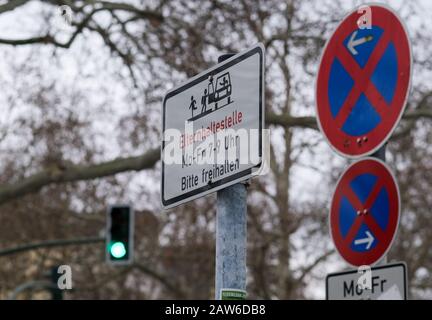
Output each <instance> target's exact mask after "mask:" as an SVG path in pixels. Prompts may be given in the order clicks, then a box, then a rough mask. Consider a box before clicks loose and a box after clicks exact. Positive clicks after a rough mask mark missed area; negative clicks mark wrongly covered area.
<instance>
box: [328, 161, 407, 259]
mask: <svg viewBox="0 0 432 320" xmlns="http://www.w3.org/2000/svg"><path fill="white" fill-rule="evenodd" d="M370 161H372V162H375V163H376V164H378V166H381V167H382V168H381V169H380V170H382V169H384V170H385V171H386V172H387V173H388V177H387V178H389V179H391V181H392V182H393V185H394V187H395V189H396V196H397V202H396V204H397V219H396V221H395V225H394V231H393V235H392V236H391V239H390V241H388V242H387V243H384V244H382V245H380V246H378V247H376V248H374V249H372V250H373V251H371V252H373V254H372V257H367V255H371V253H369V252H366V253H357V252H350V254H354V256H355V257H354V259H349V258H348V257H346V255H347V253H346V250H345V249H344V248H343V247H345V245H344V244H339V241H342V240H341V237H337V239H335V237H334V236H333V229H334V227H332V226H333V225H334V224H333V223H332V220H335V219H336V217H335V215H336V214H337V213H338V211H339V210H336V207H335V206H336V205H337V204H338V203H339V204H340V198H341V196H342V193H341V194H340V195H339V196H338V197H336V192H337V191H338V187H339V185H340V183H341V182H342V180H343V179H349V178H346V175H347V174H348V172H349V171H350V170H352V169H353V167H355V166H358V165H362V164H364V163H365V162H370ZM354 169H355V172H358V170H360V169H361V168H360V169H359V168H354ZM349 173H351V172H349ZM381 178H383V179H386V178H385V177H381ZM388 193H389V197H390V199H389V204H390V205H393V206H394V205H395V203H394V202H392V201H391V197H392V194H391V191H388ZM336 200H339V201H336ZM389 211H390V212H389V220H390V221H391V207H390V208H389ZM400 216H401V197H400V191H399V186H398V184H397V180H396V177H395V175H394V174H393V172H392V170H391V169H390V168H389V166H388V165H387V164H386V163H385V162H384V161H382V160H380V159H377V158H373V157H366V158H364V159H361V160H358V161H355V162H353V163H352V164H350V165H349V166H348V168H346V169H345V171H344V172H343V174H342V175H341V176H340V177H339V179H338V181H337V183H336V187H335V189H334V190H333V195H332V200H331V203H330V212H329V217H328V224H329V233H330V238H331V239H332V241H333V244H334V246H335V248H336V251H337V252H338V253H339V255H340V256H341V257H342V259H343V260H345V262H347V263H348V264H349V265H350V266H352V267H359V266H361V265H370V266H373V265H376V264H377V263H378V262H379V261H380V260H381V259H382V258H383V257H384V256H385V255H387V253H388V251H389V250H390V248H391V247H392V245H393V242H394V240H395V238H396V235H397V231H398V228H399V223H400ZM332 218H333V219H332ZM356 219H357V218H356ZM336 221H337V220H336ZM337 226H338V223H337ZM338 232H339V231H338ZM384 246H386V248H385V249H384V250H383V252H382V253H379V252H378V253H375V252H376V250H378V249H380V248H381V247H384ZM341 248H342V249H341ZM341 251H342V252H341ZM351 251H352V250H351ZM365 257H366V258H365ZM367 258H369V259H367ZM350 260H351V261H350Z"/></svg>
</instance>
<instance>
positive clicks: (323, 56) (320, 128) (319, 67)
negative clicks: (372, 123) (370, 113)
mask: <svg viewBox="0 0 432 320" xmlns="http://www.w3.org/2000/svg"><path fill="white" fill-rule="evenodd" d="M363 6H369V7H371V8H373V7H377V8H379V9H384V10H388V11H389V12H390V14H393V15H394V16H395V18H396V19H397V20H398V21H399V23H400V26H401V28H402V30H403V31H404V33H405V35H406V40H407V46H408V54H409V61H410V65H409V75H408V83H407V85H406V86H407V87H406V92H405V97H404V99H403V105H402V107H401V109H400V112H399V115H398V116H397V117H396V121H395V122H394V124H393V125H392V126H391V129H390V130H389V131H388V133H387V135H386V136H385V137H384V138H383V139H382V141H381V142H380V143H378V144H377V145H376V147H374V148H372V149H369V150H367V151H364V152H362V153H358V154H348V153H345V152H343V151H342V150H339V149H338V148H337V147H336V146H334V145H333V143H331V141H330V139H329V138H328V137H327V135H326V132H325V131H324V130H323V127H322V125H321V122H322V119H321V117H320V113H319V112H318V99H319V98H318V88H319V87H321V86H323V84H321V83H320V81H319V80H320V75H321V73H322V72H320V71H321V69H322V63H323V60H324V59H325V58H326V53H327V49H328V47H329V44H330V43H331V42H332V39H333V37H334V35H335V33H336V32H338V30H339V28H341V26H342V24H344V23H345V22H346V21H347V20H348V19H349V18H351V19H353V17H351V16H355V14H358V12H357V10H358V9H359V8H361V7H363ZM372 14H373V10H372ZM360 16H361V15H360V14H358V17H355V18H356V19H358V18H359V17H360ZM372 21H373V16H372ZM398 66H399V59H398ZM329 68H330V66H327V69H329ZM412 69H413V55H412V45H411V41H410V37H409V33H408V29H407V27H406V25H405V22H404V21H403V20H402V19H401V18H400V17H399V15H398V14H397V13H396V12H395V11H394V10H393V9H392V8H390V7H389V6H387V5H385V4H378V3H366V4H362V5H361V6H358V7H356V9H354V10H352V11H350V12H349V13H348V14H347V15H345V17H344V18H343V19H342V21H341V22H339V24H338V25H337V27H336V28H335V30H334V31H333V33H332V34H331V36H330V37H329V39H328V40H327V42H326V44H325V46H324V49H323V50H322V53H321V56H320V60H319V65H318V71H317V76H316V79H315V114H316V119H317V124H318V128H319V130H320V131H321V133H322V134H323V136H324V138H325V140H326V141H327V143H328V144H329V145H330V147H331V149H333V151H335V152H336V153H337V154H339V155H341V156H343V157H346V158H349V159H359V158H362V157H365V156H369V155H371V154H374V153H375V152H376V151H378V150H379V149H380V148H381V147H382V146H383V145H384V144H385V143H386V142H387V141H388V139H389V138H390V137H391V135H392V134H393V132H394V130H395V129H396V127H397V125H398V124H399V122H400V120H401V118H402V115H403V113H404V111H405V109H406V106H407V102H408V97H409V94H410V92H411V85H412V73H413V70H412ZM328 71H329V70H328ZM326 78H328V74H327V76H326ZM399 78H400V76H399V77H398V82H397V84H396V85H397V87H396V88H395V97H394V99H393V100H395V98H396V95H398V93H397V90H398V87H399V86H400V80H399ZM321 82H322V80H321ZM324 85H325V86H326V87H327V86H328V83H326V84H324ZM399 95H400V93H399ZM325 101H326V100H324V102H325ZM328 112H330V111H328ZM383 122H384V121H382V122H381V123H383ZM374 130H376V128H375V129H374Z"/></svg>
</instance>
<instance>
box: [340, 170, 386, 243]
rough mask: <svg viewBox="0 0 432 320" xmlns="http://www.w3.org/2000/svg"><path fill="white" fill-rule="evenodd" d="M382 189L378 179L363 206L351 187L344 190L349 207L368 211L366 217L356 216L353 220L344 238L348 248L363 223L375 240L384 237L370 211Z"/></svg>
mask: <svg viewBox="0 0 432 320" xmlns="http://www.w3.org/2000/svg"><path fill="white" fill-rule="evenodd" d="M383 187H384V182H383V181H382V180H381V179H378V181H377V182H376V183H375V185H374V187H373V188H372V190H371V191H370V193H369V196H368V198H367V199H366V201H365V203H364V204H363V203H362V202H361V201H360V199H359V198H358V197H357V195H356V194H355V193H354V191H353V190H352V189H351V187H349V186H347V188H345V192H344V196H345V197H346V198H347V199H348V201H349V202H350V203H351V205H352V206H353V208H354V209H355V210H356V211H363V210H364V209H366V210H368V213H367V214H366V215H361V216H357V217H356V218H355V220H354V223H353V225H352V226H351V228H350V230H349V231H348V234H347V235H346V236H345V243H346V244H347V245H348V246H349V245H350V244H351V243H352V242H353V241H354V238H355V237H356V236H357V232H358V230H359V229H360V227H361V225H362V223H363V222H364V223H365V224H366V225H367V226H368V227H369V229H370V230H371V231H372V234H373V236H374V237H375V239H378V240H382V239H383V237H384V236H385V235H384V232H383V230H381V228H380V226H379V225H378V223H377V222H376V221H375V219H374V218H373V216H372V215H371V211H370V209H371V207H372V205H373V204H374V203H375V201H376V199H377V197H378V195H379V193H380V191H381V189H382V188H383Z"/></svg>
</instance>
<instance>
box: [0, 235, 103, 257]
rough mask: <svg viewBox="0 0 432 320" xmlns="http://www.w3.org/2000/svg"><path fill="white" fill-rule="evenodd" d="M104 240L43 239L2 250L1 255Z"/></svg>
mask: <svg viewBox="0 0 432 320" xmlns="http://www.w3.org/2000/svg"><path fill="white" fill-rule="evenodd" d="M104 240H105V238H101V237H93V238H78V239H65V240H49V241H42V242H36V243H30V244H25V245H22V246H18V247H14V248H9V249H3V250H0V257H1V256H7V255H11V254H15V253H21V252H25V251H30V250H35V249H40V248H50V247H60V246H70V245H82V244H90V243H96V242H102V241H104Z"/></svg>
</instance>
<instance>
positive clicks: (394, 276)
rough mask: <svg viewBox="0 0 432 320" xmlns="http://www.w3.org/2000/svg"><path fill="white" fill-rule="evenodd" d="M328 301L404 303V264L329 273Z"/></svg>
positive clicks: (405, 282)
mask: <svg viewBox="0 0 432 320" xmlns="http://www.w3.org/2000/svg"><path fill="white" fill-rule="evenodd" d="M326 298H327V300H406V299H407V269H406V265H405V263H403V262H399V263H395V264H388V265H383V266H379V267H374V268H370V269H368V268H366V270H364V269H363V273H360V272H359V271H358V270H352V271H347V272H340V273H332V274H329V275H327V277H326Z"/></svg>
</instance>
